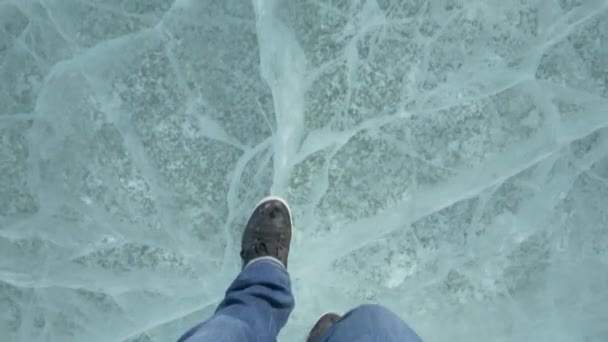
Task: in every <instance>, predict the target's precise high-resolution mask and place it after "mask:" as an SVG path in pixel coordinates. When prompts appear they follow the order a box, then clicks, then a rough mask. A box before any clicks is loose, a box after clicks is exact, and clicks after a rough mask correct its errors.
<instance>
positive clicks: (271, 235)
mask: <svg viewBox="0 0 608 342" xmlns="http://www.w3.org/2000/svg"><path fill="white" fill-rule="evenodd" d="M292 226H293V219H292V217H291V210H290V209H289V206H288V205H287V202H286V201H285V200H284V199H282V198H280V197H275V196H270V197H266V198H264V199H262V200H261V201H260V202H259V203H258V204H257V205H256V206H255V208H254V209H253V212H252V213H251V217H249V221H247V226H246V227H245V232H243V240H242V241H241V259H242V260H243V268H244V267H245V266H247V264H248V263H249V262H250V261H251V260H253V259H256V258H259V257H264V256H270V257H274V258H277V259H279V260H280V261H281V263H283V266H285V268H287V257H288V255H289V244H290V243H291V229H292Z"/></svg>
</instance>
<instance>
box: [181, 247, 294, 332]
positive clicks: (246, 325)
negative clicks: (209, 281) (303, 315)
mask: <svg viewBox="0 0 608 342" xmlns="http://www.w3.org/2000/svg"><path fill="white" fill-rule="evenodd" d="M293 307H294V299H293V295H292V293H291V283H290V281H289V274H288V273H287V271H286V270H285V268H283V266H282V265H280V264H279V263H278V262H275V261H272V260H268V259H263V260H259V261H257V260H256V261H254V262H252V263H250V264H249V265H247V267H245V269H244V270H243V271H241V273H240V274H239V275H238V277H237V278H236V279H235V280H234V282H233V283H232V285H230V288H228V291H226V295H225V297H224V300H223V301H222V302H221V303H220V305H219V307H218V308H217V310H216V311H215V314H214V315H213V316H212V317H211V318H210V319H209V320H207V321H205V322H202V323H200V324H198V325H196V326H195V327H193V328H192V329H190V330H189V331H188V332H186V333H185V334H184V335H183V336H182V337H181V338H180V339H179V340H178V342H202V341H226V342H233V341H234V342H236V341H239V342H241V341H251V342H253V341H256V342H274V341H276V338H277V335H278V333H279V331H280V330H281V328H283V326H284V325H285V323H287V319H288V318H289V314H290V313H291V311H292V310H293Z"/></svg>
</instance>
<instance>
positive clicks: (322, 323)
mask: <svg viewBox="0 0 608 342" xmlns="http://www.w3.org/2000/svg"><path fill="white" fill-rule="evenodd" d="M340 318H342V317H341V316H340V315H338V314H335V313H332V312H328V313H326V314H324V315H323V316H321V318H319V320H318V321H317V323H316V324H315V326H314V327H312V329H311V330H310V333H309V334H308V338H307V339H306V342H316V341H318V340H319V339H320V338H321V337H322V336H323V335H325V333H326V332H327V330H329V328H331V327H332V325H334V323H336V322H337V321H339V320H340Z"/></svg>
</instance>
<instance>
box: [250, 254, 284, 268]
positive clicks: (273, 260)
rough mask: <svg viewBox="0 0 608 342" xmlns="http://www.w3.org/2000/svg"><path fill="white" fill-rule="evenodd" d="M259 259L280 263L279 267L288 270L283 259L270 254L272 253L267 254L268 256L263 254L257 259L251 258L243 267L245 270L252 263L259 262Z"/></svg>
mask: <svg viewBox="0 0 608 342" xmlns="http://www.w3.org/2000/svg"><path fill="white" fill-rule="evenodd" d="M259 261H270V262H272V263H275V264H276V265H278V266H279V267H281V268H282V269H283V270H284V271H287V269H286V268H285V265H283V263H282V262H281V260H279V259H277V258H275V257H273V256H270V255H266V256H261V257H257V258H255V259H251V260H249V262H248V263H247V264H246V265H245V267H243V270H244V269H246V268H247V267H249V266H251V265H252V264H254V263H256V262H259Z"/></svg>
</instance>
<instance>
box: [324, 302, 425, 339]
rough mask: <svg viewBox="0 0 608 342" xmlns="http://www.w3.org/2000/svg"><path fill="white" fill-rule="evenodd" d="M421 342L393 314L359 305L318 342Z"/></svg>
mask: <svg viewBox="0 0 608 342" xmlns="http://www.w3.org/2000/svg"><path fill="white" fill-rule="evenodd" d="M347 341H348V342H351V341H353V342H354V341H357V342H372V341H378V342H380V341H382V342H397V341H400V342H422V340H421V339H420V337H418V335H416V333H415V332H414V331H413V330H412V329H411V328H410V327H409V326H408V325H407V324H406V323H405V322H404V321H402V320H401V318H399V317H398V316H397V315H395V314H394V313H393V312H391V311H389V310H388V309H386V308H384V307H382V306H380V305H361V306H359V307H357V308H356V309H354V310H351V311H349V312H348V313H347V314H346V315H344V317H342V319H340V320H339V321H338V322H336V324H334V325H333V326H332V327H331V328H330V329H329V330H328V331H327V333H325V335H324V336H323V337H322V338H321V340H320V341H319V342H347Z"/></svg>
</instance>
